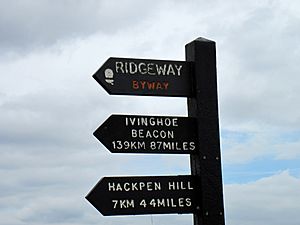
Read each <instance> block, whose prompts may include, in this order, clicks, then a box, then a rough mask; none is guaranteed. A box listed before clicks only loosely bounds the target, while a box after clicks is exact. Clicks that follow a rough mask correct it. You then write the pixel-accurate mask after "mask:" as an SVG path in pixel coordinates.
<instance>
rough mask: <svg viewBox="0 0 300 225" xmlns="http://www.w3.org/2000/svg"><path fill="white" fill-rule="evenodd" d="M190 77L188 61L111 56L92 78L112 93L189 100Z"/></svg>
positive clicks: (190, 92)
mask: <svg viewBox="0 0 300 225" xmlns="http://www.w3.org/2000/svg"><path fill="white" fill-rule="evenodd" d="M191 74H192V73H191V63H190V62H186V61H166V60H152V59H130V58H114V57H111V58H109V59H108V60H107V61H106V62H105V63H104V64H103V65H102V66H101V67H100V69H99V70H98V71H97V72H96V73H95V74H94V75H93V77H94V78H95V80H96V81H97V82H98V83H99V84H100V85H101V86H102V87H103V88H104V89H105V90H106V91H107V92H108V93H109V94H115V95H152V96H178V97H189V96H192V85H191V80H192V78H191Z"/></svg>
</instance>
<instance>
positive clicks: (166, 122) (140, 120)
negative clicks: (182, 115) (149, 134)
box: [125, 117, 178, 127]
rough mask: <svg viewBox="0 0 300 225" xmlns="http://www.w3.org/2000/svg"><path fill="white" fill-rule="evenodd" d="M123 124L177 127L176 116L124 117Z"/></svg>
mask: <svg viewBox="0 0 300 225" xmlns="http://www.w3.org/2000/svg"><path fill="white" fill-rule="evenodd" d="M125 126H149V127H150V126H151V127H153V126H166V127H178V118H169V117H126V118H125Z"/></svg>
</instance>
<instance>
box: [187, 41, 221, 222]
mask: <svg viewBox="0 0 300 225" xmlns="http://www.w3.org/2000/svg"><path fill="white" fill-rule="evenodd" d="M185 49H186V61H188V62H192V63H191V65H192V70H193V82H192V83H193V91H194V97H191V98H188V115H189V117H194V118H196V119H197V128H198V142H199V143H198V144H199V149H197V153H196V154H192V155H191V173H192V175H196V176H197V177H198V182H197V183H198V184H199V191H198V193H199V195H198V197H197V198H198V199H197V200H198V201H199V202H200V205H199V211H198V212H197V213H195V214H194V225H224V224H225V219H224V203H223V187H222V169H221V154H220V136H219V117H218V96H217V72H216V48H215V42H214V41H211V40H207V39H204V38H198V39H196V40H195V41H193V42H191V43H189V44H187V45H186V46H185Z"/></svg>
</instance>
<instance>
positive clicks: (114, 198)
mask: <svg viewBox="0 0 300 225" xmlns="http://www.w3.org/2000/svg"><path fill="white" fill-rule="evenodd" d="M196 189H197V185H196V178H195V177H194V176H189V175H183V176H149V177H104V178H102V179H101V180H100V181H99V182H98V183H97V185H96V186H95V187H94V188H93V189H92V190H91V192H90V193H89V194H88V195H87V196H86V199H87V200H88V201H89V202H90V203H91V204H92V205H93V206H94V207H95V208H96V209H97V210H98V211H99V212H100V213H101V214H102V215H104V216H112V215H136V214H166V213H179V214H182V213H194V212H196V211H198V210H200V207H199V204H198V202H197V199H199V198H197V196H196V193H200V192H199V190H197V191H196Z"/></svg>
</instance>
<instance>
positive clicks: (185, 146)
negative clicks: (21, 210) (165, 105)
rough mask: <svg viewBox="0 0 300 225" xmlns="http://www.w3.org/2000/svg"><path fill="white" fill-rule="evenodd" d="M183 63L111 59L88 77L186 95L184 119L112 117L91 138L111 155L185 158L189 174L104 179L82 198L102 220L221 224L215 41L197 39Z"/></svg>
mask: <svg viewBox="0 0 300 225" xmlns="http://www.w3.org/2000/svg"><path fill="white" fill-rule="evenodd" d="M185 47H186V61H164V60H149V59H126V58H109V59H108V60H107V61H106V62H105V63H104V65H103V66H102V67H101V68H100V69H99V70H98V71H97V72H96V73H95V74H94V75H93V77H94V78H95V79H96V81H97V82H98V83H99V84H100V85H101V86H102V87H103V88H104V89H105V90H106V91H107V92H108V93H109V94H116V95H123V94H124V95H153V96H178V97H188V117H171V116H137V115H112V116H110V117H109V118H108V119H107V120H106V121H105V122H104V123H103V124H102V125H101V126H100V127H99V128H98V129H97V130H96V131H95V132H94V135H95V137H96V138H97V139H98V140H99V141H100V142H102V143H103V144H104V145H105V146H106V148H108V150H109V151H111V152H114V153H178V154H184V153H187V154H190V165H191V174H192V175H186V176H161V177H157V176H151V177H104V178H102V179H101V180H100V181H99V182H98V184H97V185H96V186H95V187H94V189H93V190H92V191H91V192H90V193H89V194H88V195H87V196H86V199H87V200H88V201H89V202H90V203H91V204H92V205H93V206H95V207H96V209H98V210H99V211H100V212H101V213H102V214H103V215H134V214H156V213H160V214H161V213H193V214H194V225H225V218H224V203H223V187H222V170H221V152H220V136H219V117H218V96H217V95H218V93H217V73H216V49H215V42H213V41H210V40H207V39H204V38H198V39H196V40H195V41H193V42H191V43H189V44H187V45H186V46H185Z"/></svg>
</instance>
